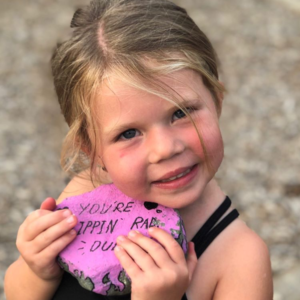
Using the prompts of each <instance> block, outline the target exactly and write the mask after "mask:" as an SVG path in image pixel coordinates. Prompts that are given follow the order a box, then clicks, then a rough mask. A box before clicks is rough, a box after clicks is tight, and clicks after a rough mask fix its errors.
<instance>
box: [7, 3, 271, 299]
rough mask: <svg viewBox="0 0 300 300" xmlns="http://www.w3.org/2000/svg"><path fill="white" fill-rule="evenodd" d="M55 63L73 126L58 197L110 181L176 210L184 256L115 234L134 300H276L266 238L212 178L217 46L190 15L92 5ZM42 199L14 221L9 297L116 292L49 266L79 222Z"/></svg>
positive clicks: (217, 139)
mask: <svg viewBox="0 0 300 300" xmlns="http://www.w3.org/2000/svg"><path fill="white" fill-rule="evenodd" d="M71 27H72V28H73V30H74V31H73V35H72V36H71V38H70V39H69V40H67V41H66V42H64V43H62V44H60V45H58V46H57V48H56V50H55V52H54V54H53V57H52V61H51V62H52V70H53V77H54V84H55V88H56V92H57V95H58V100H59V103H60V106H61V109H62V112H63V114H64V116H65V119H66V122H67V123H68V125H69V126H70V131H69V134H68V135H67V137H66V139H65V142H64V147H63V152H62V164H63V166H64V168H65V170H67V171H69V172H71V171H76V172H77V173H78V175H77V176H75V177H74V178H73V180H72V181H71V182H70V183H69V185H68V186H67V187H66V189H65V191H64V192H63V193H62V195H61V196H60V197H59V199H58V200H57V202H60V201H62V200H63V199H64V198H66V197H69V196H72V195H78V194H82V193H85V192H88V191H90V190H93V189H94V188H95V187H97V186H98V185H99V184H103V183H108V182H113V183H114V184H115V185H116V186H117V187H118V188H119V189H120V190H121V191H122V192H123V193H125V194H126V195H128V196H130V197H132V198H135V199H139V200H140V201H153V202H157V203H159V204H162V205H165V206H168V207H171V208H175V209H178V210H179V212H180V214H181V217H182V219H183V222H184V224H185V228H186V233H187V239H188V241H193V242H190V243H189V250H188V256H187V258H185V256H184V253H183V251H182V250H181V248H180V247H179V245H178V244H177V243H176V242H175V240H174V239H173V238H172V236H171V235H169V234H167V233H166V232H164V231H163V230H161V229H158V228H152V231H151V230H149V235H150V236H151V237H153V238H154V239H150V238H147V237H145V236H143V235H142V234H140V233H138V232H136V231H132V232H130V233H129V234H128V236H120V237H118V239H117V244H118V247H116V248H115V250H114V251H115V255H116V256H117V258H118V259H119V261H120V263H121V264H122V266H123V267H124V269H125V270H126V272H127V274H128V275H129V277H130V278H131V281H132V292H131V295H127V296H118V297H117V298H118V299H134V300H148V299H149V300H150V299H151V300H152V299H156V300H157V299H159V300H177V299H178V300H179V299H189V300H211V299H214V300H227V299H228V300H229V299H230V300H234V299H243V300H271V299H272V279H271V268H270V260H269V255H268V250H267V247H266V246H265V244H264V242H263V241H262V240H261V239H260V238H259V237H258V236H257V235H256V234H255V233H254V232H253V231H251V230H250V229H249V228H248V227H247V226H246V225H245V224H244V223H243V222H242V221H241V220H239V219H238V218H237V217H238V213H237V211H236V210H235V209H233V208H232V207H231V201H230V200H229V198H228V197H226V196H225V195H224V193H223V192H222V191H221V190H220V188H219V186H218V184H217V182H216V180H215V179H214V175H215V173H216V172H217V170H218V168H219V166H220V164H221V162H222V159H223V143H222V137H221V133H220V129H219V123H218V119H219V117H220V114H221V110H222V101H223V92H224V88H223V86H222V84H221V83H220V82H219V81H218V71H217V62H216V61H217V59H216V55H215V52H214V50H213V48H212V46H211V44H210V42H209V40H208V39H207V37H206V36H205V35H204V33H203V32H202V31H201V30H200V29H199V28H198V27H197V26H196V25H195V23H194V22H193V21H192V20H191V19H190V17H189V16H188V15H187V13H186V11H185V10H184V9H182V8H180V7H178V6H176V5H175V4H173V3H171V2H169V1H166V0H98V1H96V0H95V1H92V2H91V4H90V5H89V6H87V7H86V8H84V9H79V10H77V11H76V13H75V14H74V17H73V19H72V21H71ZM54 207H55V202H54V200H53V199H51V198H49V199H46V201H45V202H44V203H43V204H42V207H41V208H42V209H40V210H37V211H35V212H33V213H32V214H30V215H29V216H28V217H27V219H26V220H25V221H24V223H23V224H22V225H21V226H20V230H19V233H18V237H17V246H18V249H19V251H20V254H21V256H20V258H19V259H18V260H17V261H16V262H14V263H13V264H12V265H11V266H10V268H9V269H8V271H7V274H6V279H5V290H6V295H7V299H8V300H14V299H22V300H26V299H30V300H35V299H37V300H46V299H56V300H58V299H72V300H75V299H85V300H86V299H112V297H105V296H102V295H98V294H95V293H92V292H89V291H87V290H84V289H83V288H81V287H80V286H79V285H78V283H77V281H76V279H74V278H73V277H72V276H71V275H69V274H67V273H64V272H63V271H62V270H61V269H60V268H59V266H58V265H57V263H56V257H57V255H58V253H59V252H60V251H61V250H62V249H63V248H64V247H66V246H67V245H68V244H69V243H70V242H71V241H72V240H73V239H74V238H75V237H76V232H75V231H74V230H73V229H72V228H73V227H74V226H75V224H76V222H77V220H76V218H75V217H74V216H72V215H71V212H70V211H68V210H60V211H55V212H53V211H52V210H53V209H54Z"/></svg>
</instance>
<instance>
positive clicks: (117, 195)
mask: <svg viewBox="0 0 300 300" xmlns="http://www.w3.org/2000/svg"><path fill="white" fill-rule="evenodd" d="M65 208H68V209H69V210H71V211H72V213H73V214H74V215H75V216H76V217H77V219H78V223H77V225H76V226H75V230H76V231H77V237H76V239H75V240H74V241H73V242H72V243H70V244H69V245H68V246H67V247H66V248H65V249H64V250H63V251H62V252H61V253H60V254H59V257H58V262H59V264H60V265H61V267H62V268H63V269H64V270H65V271H67V272H69V273H71V274H72V275H73V276H75V277H76V278H77V280H78V281H79V283H80V285H81V286H83V287H84V288H86V289H88V290H90V291H93V292H95V293H98V294H102V295H122V294H127V293H130V291H131V282H130V278H129V277H128V275H127V274H126V273H125V271H124V269H123V268H122V266H121V265H120V263H119V261H118V259H117V258H116V256H115V254H114V251H113V250H114V248H115V246H116V238H117V237H118V236H119V235H127V234H128V232H129V231H130V230H138V231H139V232H140V233H142V234H144V235H145V236H148V237H149V235H148V234H147V231H148V229H149V228H150V227H153V226H155V227H160V228H162V229H164V230H165V231H167V232H168V233H170V234H171V235H172V236H173V237H174V238H175V239H176V240H177V242H178V243H179V244H180V245H181V247H182V249H183V251H184V253H186V252H187V241H186V237H185V230H184V227H183V223H182V220H181V218H180V216H179V214H178V212H177V211H176V210H174V209H172V208H168V207H165V206H162V205H158V204H156V203H152V202H142V201H138V200H135V199H132V198H130V197H127V196H126V195H124V194H123V193H122V192H121V191H120V190H118V189H117V188H116V186H115V185H113V184H107V185H102V186H100V187H98V188H96V189H95V190H93V191H91V192H89V193H85V194H82V195H79V196H74V197H69V198H66V199H64V200H63V201H62V202H61V203H60V204H59V205H57V208H56V209H65Z"/></svg>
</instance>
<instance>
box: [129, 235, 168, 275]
mask: <svg viewBox="0 0 300 300" xmlns="http://www.w3.org/2000/svg"><path fill="white" fill-rule="evenodd" d="M128 238H129V239H130V240H132V241H133V242H134V243H135V244H137V245H138V246H139V248H140V249H141V251H142V252H143V255H139V256H137V259H138V261H137V260H136V259H135V257H134V259H135V261H136V262H137V264H138V265H139V266H140V268H141V269H142V270H149V268H151V267H153V266H158V267H159V268H162V267H168V265H171V264H174V262H173V260H172V259H171V258H170V256H169V254H168V253H167V252H166V250H165V249H164V247H163V246H162V245H160V244H159V243H158V242H157V241H154V240H153V239H150V238H148V237H146V236H144V235H143V234H141V233H139V232H137V231H130V233H129V234H128ZM145 256H147V257H148V259H151V262H148V260H145V261H144V260H143V259H144V257H145ZM153 262H154V263H153Z"/></svg>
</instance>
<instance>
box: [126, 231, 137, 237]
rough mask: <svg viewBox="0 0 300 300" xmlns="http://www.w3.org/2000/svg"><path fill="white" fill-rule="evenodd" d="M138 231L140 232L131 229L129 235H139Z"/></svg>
mask: <svg viewBox="0 0 300 300" xmlns="http://www.w3.org/2000/svg"><path fill="white" fill-rule="evenodd" d="M138 233H140V232H139V231H138V230H131V231H130V232H129V233H128V236H130V237H135V236H137V234H138Z"/></svg>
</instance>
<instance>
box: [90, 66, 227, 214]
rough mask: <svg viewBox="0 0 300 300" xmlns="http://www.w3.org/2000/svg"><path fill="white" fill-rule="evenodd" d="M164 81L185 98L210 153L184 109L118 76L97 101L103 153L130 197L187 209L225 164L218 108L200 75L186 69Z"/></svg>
mask: <svg viewBox="0 0 300 300" xmlns="http://www.w3.org/2000/svg"><path fill="white" fill-rule="evenodd" d="M161 82H163V84H165V85H166V86H168V87H169V88H170V91H172V92H173V95H177V98H178V95H179V96H180V97H179V98H180V99H181V100H180V104H181V105H182V106H183V107H184V108H185V109H186V110H187V111H188V112H189V113H190V115H191V117H192V119H193V120H194V122H195V125H196V126H197V128H198V131H199V133H200V135H201V137H202V139H203V144H204V147H205V150H206V153H207V154H206V155H205V154H204V153H205V151H204V149H203V147H202V145H201V142H200V139H199V136H198V133H197V131H196V129H195V127H194V125H193V124H192V122H191V121H190V120H189V118H188V117H187V116H186V114H185V113H184V112H183V111H182V110H181V109H179V108H178V107H177V106H175V105H174V104H173V103H171V102H169V101H167V100H165V99H162V98H160V97H159V96H157V95H154V94H151V93H148V92H145V91H142V90H139V89H137V88H135V87H132V86H130V85H128V84H126V83H124V82H123V81H122V80H121V79H119V78H115V77H110V78H109V79H108V80H107V81H106V82H105V83H104V84H103V87H102V89H101V92H100V95H99V98H98V99H97V101H96V117H97V127H98V129H99V136H98V139H97V140H99V143H98V144H97V147H98V149H97V153H98V156H99V157H101V161H99V164H100V165H101V164H104V165H105V167H106V169H107V172H108V174H109V176H110V178H111V180H112V181H113V182H114V184H115V185H116V186H117V187H118V188H119V189H120V190H121V191H122V192H123V193H124V194H126V195H128V196H130V197H132V198H135V199H139V200H143V201H152V202H157V203H159V204H163V205H165V206H169V207H173V208H181V207H185V206H187V205H189V204H192V203H194V202H195V201H196V200H197V199H199V197H200V195H201V194H202V193H203V191H204V190H205V188H206V185H207V184H208V182H209V181H210V180H211V179H212V177H213V176H214V174H215V172H216V171H217V169H218V167H219V166H220V164H221V162H222V158H223V143H222V138H221V134H220V130H219V126H218V115H217V112H216V109H215V104H214V102H213V99H212V96H211V94H210V92H209V91H208V90H207V88H206V87H205V85H204V84H203V82H202V79H201V77H200V76H199V75H197V74H196V73H195V72H193V71H191V70H181V71H177V72H174V73H172V74H171V75H169V76H168V77H163V78H161ZM170 96H172V94H170ZM208 164H209V166H210V167H208Z"/></svg>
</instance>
